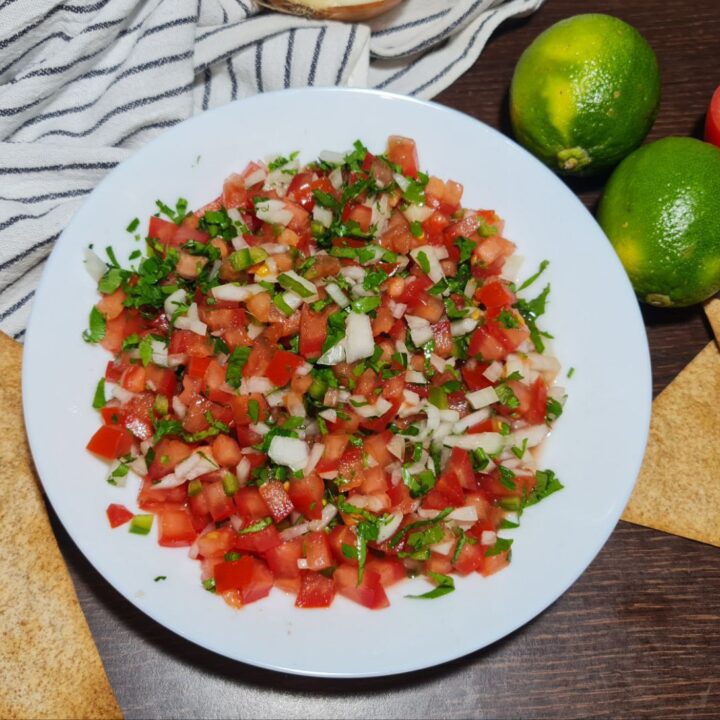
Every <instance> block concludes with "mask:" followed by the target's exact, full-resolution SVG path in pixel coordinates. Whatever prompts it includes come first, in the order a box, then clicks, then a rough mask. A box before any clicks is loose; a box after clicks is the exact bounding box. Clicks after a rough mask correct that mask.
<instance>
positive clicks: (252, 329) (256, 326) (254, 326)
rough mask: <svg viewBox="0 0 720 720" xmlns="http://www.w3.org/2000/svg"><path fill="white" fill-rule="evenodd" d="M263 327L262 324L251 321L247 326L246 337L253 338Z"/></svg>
mask: <svg viewBox="0 0 720 720" xmlns="http://www.w3.org/2000/svg"><path fill="white" fill-rule="evenodd" d="M264 329H265V326H264V325H261V324H260V323H255V322H251V323H250V324H249V325H248V328H247V334H248V337H249V338H250V339H251V340H254V339H255V338H256V337H257V336H258V335H260V333H262V331H263V330H264Z"/></svg>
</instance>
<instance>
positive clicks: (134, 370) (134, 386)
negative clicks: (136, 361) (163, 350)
mask: <svg viewBox="0 0 720 720" xmlns="http://www.w3.org/2000/svg"><path fill="white" fill-rule="evenodd" d="M120 385H122V386H123V387H124V388H125V389H126V390H128V391H129V392H131V393H141V392H142V391H143V390H145V368H144V367H143V366H142V365H129V366H128V367H126V368H125V372H123V374H122V377H121V378H120Z"/></svg>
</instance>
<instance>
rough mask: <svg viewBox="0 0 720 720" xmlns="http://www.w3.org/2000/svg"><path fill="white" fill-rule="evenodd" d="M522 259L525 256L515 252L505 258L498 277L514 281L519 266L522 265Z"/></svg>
mask: <svg viewBox="0 0 720 720" xmlns="http://www.w3.org/2000/svg"><path fill="white" fill-rule="evenodd" d="M524 260H525V258H524V257H523V256H522V255H518V254H517V253H515V254H513V255H511V256H510V257H509V258H508V259H507V260H505V263H504V265H503V268H502V272H501V273H500V277H501V278H502V279H503V280H509V281H510V282H515V281H516V280H517V279H518V276H519V275H520V268H521V267H522V264H523V261H524Z"/></svg>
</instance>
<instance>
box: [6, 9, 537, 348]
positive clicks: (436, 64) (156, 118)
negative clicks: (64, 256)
mask: <svg viewBox="0 0 720 720" xmlns="http://www.w3.org/2000/svg"><path fill="white" fill-rule="evenodd" d="M543 2H544V0H406V2H404V3H403V4H401V5H400V6H399V7H398V8H397V9H395V10H393V11H391V12H390V13H388V14H386V15H384V16H381V17H379V18H377V19H376V20H374V21H372V23H370V24H369V25H346V24H341V23H334V22H320V21H316V20H308V19H302V18H296V17H291V16H288V15H280V14H276V13H268V12H262V11H261V10H260V8H258V7H257V6H255V5H254V4H253V0H69V1H68V2H57V1H56V0H51V1H48V0H44V1H43V0H4V1H0V330H3V331H4V332H6V333H8V334H9V335H12V336H13V337H15V338H18V339H21V338H22V336H23V334H24V331H25V325H26V323H27V319H28V315H29V311H30V306H31V305H32V297H33V295H34V292H35V288H36V286H37V284H38V282H39V279H40V275H41V273H42V269H43V266H44V263H45V259H46V258H47V255H48V253H49V252H50V250H51V249H52V245H53V242H54V241H55V239H56V238H57V237H58V235H59V234H60V232H61V231H62V229H63V228H64V227H65V226H66V225H67V223H68V221H69V220H70V218H71V217H72V215H73V213H74V212H75V210H76V209H77V207H78V206H79V204H80V203H81V202H82V201H83V198H84V197H85V196H86V195H87V193H88V192H90V191H91V190H92V188H93V187H94V186H95V185H96V184H97V183H98V181H99V180H100V179H101V178H102V177H103V175H105V174H106V173H107V172H108V171H109V170H110V169H112V168H113V167H114V166H115V165H116V164H117V163H119V162H121V161H122V160H123V159H124V158H126V157H127V156H128V155H129V154H130V153H132V151H133V150H134V149H135V148H137V147H139V146H140V145H142V144H143V143H145V142H147V141H148V140H150V139H151V138H152V137H154V136H155V135H157V134H158V133H160V132H162V131H163V129H164V128H167V127H170V126H172V125H174V124H175V123H178V122H180V121H182V120H183V119H185V118H187V117H189V116H191V115H193V114H195V113H198V112H201V111H203V110H206V109H208V108H211V107H216V106H218V105H222V104H223V103H227V102H230V101H231V100H235V99H237V98H241V97H245V96H248V95H252V94H255V93H257V92H264V91H268V90H276V89H280V88H286V87H299V86H306V85H317V86H328V85H349V86H353V87H374V88H380V89H384V90H388V91H392V92H397V93H403V94H408V95H414V96H417V97H422V98H429V97H432V96H434V95H436V94H437V93H439V92H440V91H441V90H443V89H444V88H446V87H447V86H448V85H450V83H452V82H453V81H454V80H455V79H456V78H457V77H458V76H459V75H460V74H461V73H463V72H465V70H467V69H468V68H469V67H470V66H471V65H472V64H473V63H474V62H475V60H476V59H477V57H478V55H479V54H480V51H481V50H482V48H483V46H484V45H485V43H486V41H487V39H488V37H489V36H490V34H491V33H492V32H493V31H494V30H495V28H496V27H497V26H498V25H499V24H500V23H501V22H503V21H504V20H506V19H508V18H510V17H517V16H521V15H526V14H528V13H530V12H532V11H534V10H535V9H537V8H538V7H539V6H540V5H541V4H542V3H543Z"/></svg>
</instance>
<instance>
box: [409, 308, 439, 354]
mask: <svg viewBox="0 0 720 720" xmlns="http://www.w3.org/2000/svg"><path fill="white" fill-rule="evenodd" d="M405 317H407V315H406V316H405ZM410 337H411V338H412V341H413V342H414V343H415V345H416V346H417V347H421V346H422V345H424V344H425V343H427V342H430V340H432V339H433V337H434V335H433V331H432V328H431V327H430V325H427V326H425V327H419V328H413V329H412V330H410Z"/></svg>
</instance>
